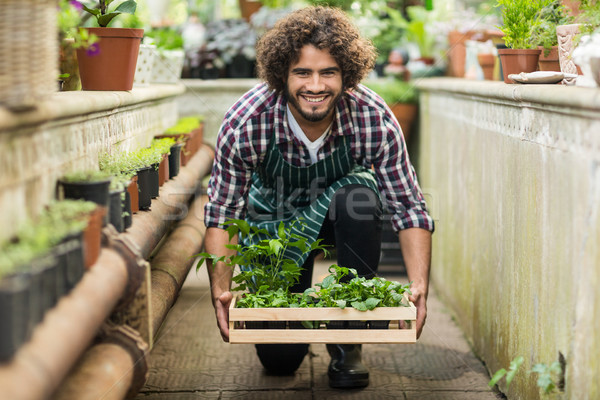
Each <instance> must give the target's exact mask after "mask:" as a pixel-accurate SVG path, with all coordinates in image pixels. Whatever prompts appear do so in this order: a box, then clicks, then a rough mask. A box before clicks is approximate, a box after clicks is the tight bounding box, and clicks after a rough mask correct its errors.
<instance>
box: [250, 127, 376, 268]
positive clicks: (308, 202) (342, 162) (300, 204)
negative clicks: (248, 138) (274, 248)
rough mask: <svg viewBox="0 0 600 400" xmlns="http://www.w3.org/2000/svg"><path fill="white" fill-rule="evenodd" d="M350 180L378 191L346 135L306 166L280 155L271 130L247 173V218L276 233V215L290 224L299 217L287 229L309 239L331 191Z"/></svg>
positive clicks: (295, 255) (299, 257)
mask: <svg viewBox="0 0 600 400" xmlns="http://www.w3.org/2000/svg"><path fill="white" fill-rule="evenodd" d="M350 184H359V185H364V186H367V187H369V188H371V189H372V190H373V191H374V192H375V193H377V194H379V191H378V190H377V183H376V180H375V175H374V173H373V171H371V170H370V169H367V168H364V167H362V166H360V165H357V164H356V162H355V161H354V159H353V158H352V151H351V147H350V138H349V137H348V136H338V137H337V138H336V143H335V150H334V151H333V153H332V154H331V155H329V156H328V157H326V158H324V159H322V160H319V161H317V162H316V163H314V164H311V165H309V166H308V167H296V166H293V165H291V164H290V163H288V162H287V161H285V160H284V159H283V156H282V154H281V152H280V151H279V148H278V147H277V144H276V140H275V135H273V136H272V137H271V140H270V142H269V147H268V150H267V153H266V154H265V158H264V160H263V162H262V163H261V164H260V166H259V167H258V168H257V170H256V171H255V172H254V174H253V175H252V182H251V186H250V191H249V195H248V212H247V215H246V221H247V222H248V223H249V224H250V225H252V226H256V227H257V228H261V229H265V230H266V231H267V232H269V233H270V234H271V235H272V236H275V234H276V232H277V228H278V226H279V223H280V222H281V221H283V223H284V224H285V225H286V227H289V226H290V225H289V224H290V222H292V221H294V220H296V219H303V222H304V224H295V225H294V226H292V233H295V234H297V235H301V236H303V237H305V238H307V240H308V243H313V242H314V241H316V240H317V237H318V235H319V231H320V230H321V225H322V224H323V221H324V219H325V216H326V215H327V210H328V209H329V204H330V203H331V199H332V198H333V195H334V193H335V192H336V191H337V190H338V189H340V188H341V187H343V186H345V185H350ZM266 238H267V237H265V236H263V237H260V236H258V235H257V236H255V237H254V240H253V243H250V242H249V240H248V238H247V237H246V238H244V237H242V238H241V241H242V243H243V244H245V245H250V244H255V243H258V242H259V241H260V240H263V239H266ZM284 256H285V257H286V258H288V259H292V260H295V261H296V262H297V263H298V265H302V264H304V261H305V260H306V257H307V256H308V254H301V252H300V250H299V249H298V248H295V247H291V248H288V249H287V250H286V253H285V255H284Z"/></svg>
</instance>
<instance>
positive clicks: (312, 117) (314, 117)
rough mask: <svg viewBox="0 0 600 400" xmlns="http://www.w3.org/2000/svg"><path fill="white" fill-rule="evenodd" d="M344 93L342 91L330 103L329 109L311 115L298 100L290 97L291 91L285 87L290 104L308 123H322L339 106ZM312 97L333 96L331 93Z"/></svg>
mask: <svg viewBox="0 0 600 400" xmlns="http://www.w3.org/2000/svg"><path fill="white" fill-rule="evenodd" d="M342 93H343V92H342V91H340V93H338V95H337V96H336V97H335V98H334V99H333V101H332V102H331V103H330V105H329V107H328V108H327V109H326V110H325V111H323V112H321V113H318V112H314V111H313V112H311V113H306V112H305V111H304V110H303V109H302V108H301V107H300V104H299V103H298V98H297V97H294V96H291V95H290V91H289V89H288V87H287V85H286V86H285V93H284V94H285V96H286V98H287V100H288V102H289V103H290V104H291V105H292V106H293V107H294V108H295V109H296V111H298V113H299V114H300V115H301V116H302V118H304V119H306V120H307V121H310V122H319V121H322V120H323V119H325V118H326V117H327V116H328V115H329V113H330V112H331V110H333V109H334V108H335V106H336V105H337V104H338V102H339V101H340V99H341V98H342ZM311 94H312V95H319V94H323V95H328V96H331V95H332V93H331V92H320V93H311Z"/></svg>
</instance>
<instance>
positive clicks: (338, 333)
mask: <svg viewBox="0 0 600 400" xmlns="http://www.w3.org/2000/svg"><path fill="white" fill-rule="evenodd" d="M236 301H237V297H234V299H233V301H232V302H231V306H230V308H229V342H230V343H349V344H350V343H415V342H416V341H417V330H416V323H415V320H416V318H417V310H416V308H415V306H414V304H412V303H410V307H378V308H376V309H374V310H372V311H358V310H356V309H354V308H351V307H348V308H345V309H340V308H335V307H333V308H235V305H236ZM246 321H288V322H289V321H323V322H322V323H321V326H320V327H319V328H318V329H292V328H289V327H287V328H286V329H248V328H245V326H244V325H245V324H244V323H245V322H246ZM325 321H390V325H389V328H388V329H327V328H326V327H325ZM400 321H406V322H405V323H404V326H403V327H402V329H401V328H400Z"/></svg>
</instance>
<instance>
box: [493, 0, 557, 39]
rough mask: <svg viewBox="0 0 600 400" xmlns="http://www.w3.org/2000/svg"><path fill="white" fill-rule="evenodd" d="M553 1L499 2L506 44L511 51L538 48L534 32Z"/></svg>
mask: <svg viewBox="0 0 600 400" xmlns="http://www.w3.org/2000/svg"><path fill="white" fill-rule="evenodd" d="M552 1H553V0H498V3H497V4H496V6H497V7H502V26H500V27H499V28H500V30H501V31H502V33H504V42H505V43H506V45H507V46H508V47H510V48H511V49H534V48H536V47H537V42H536V41H535V39H534V37H533V35H532V32H534V31H535V30H536V29H538V26H539V25H540V23H541V15H540V13H541V10H542V9H543V8H544V7H548V6H549V5H550V4H551V3H552Z"/></svg>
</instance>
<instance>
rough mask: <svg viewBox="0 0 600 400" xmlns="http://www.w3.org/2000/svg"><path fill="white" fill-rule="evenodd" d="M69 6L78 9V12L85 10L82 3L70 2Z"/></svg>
mask: <svg viewBox="0 0 600 400" xmlns="http://www.w3.org/2000/svg"><path fill="white" fill-rule="evenodd" d="M69 4H70V5H71V6H72V7H73V8H76V9H78V10H83V5H81V3H80V2H78V1H77V0H71V1H69Z"/></svg>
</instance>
